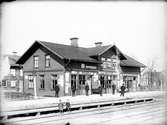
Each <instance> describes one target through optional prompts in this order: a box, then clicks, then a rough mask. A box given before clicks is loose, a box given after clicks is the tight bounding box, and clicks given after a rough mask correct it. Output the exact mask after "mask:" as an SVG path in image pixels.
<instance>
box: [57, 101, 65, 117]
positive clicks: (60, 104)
mask: <svg viewBox="0 0 167 125" xmlns="http://www.w3.org/2000/svg"><path fill="white" fill-rule="evenodd" d="M63 107H64V105H63V103H62V102H61V99H60V100H59V103H58V108H59V112H60V114H62V113H63Z"/></svg>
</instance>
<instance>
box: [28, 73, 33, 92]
mask: <svg viewBox="0 0 167 125" xmlns="http://www.w3.org/2000/svg"><path fill="white" fill-rule="evenodd" d="M28 88H29V89H33V88H34V77H33V76H32V75H29V76H28Z"/></svg>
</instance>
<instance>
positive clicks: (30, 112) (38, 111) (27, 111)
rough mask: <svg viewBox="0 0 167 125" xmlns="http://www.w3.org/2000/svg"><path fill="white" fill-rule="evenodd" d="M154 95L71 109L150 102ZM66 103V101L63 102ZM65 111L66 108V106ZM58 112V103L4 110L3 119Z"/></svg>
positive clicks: (82, 105)
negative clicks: (47, 105) (48, 105)
mask: <svg viewBox="0 0 167 125" xmlns="http://www.w3.org/2000/svg"><path fill="white" fill-rule="evenodd" d="M153 100H154V99H153V97H144V98H137V99H136V98H135V99H134V98H131V99H126V100H125V99H124V100H123V99H122V100H113V101H101V102H88V103H82V104H81V103H79V104H78V103H74V104H71V111H74V110H84V109H89V108H100V107H104V106H117V105H126V104H132V103H141V102H148V101H149V102H150V101H153ZM63 103H65V102H63ZM64 111H65V108H64ZM53 112H54V113H58V112H59V108H58V103H55V104H54V105H52V106H50V107H42V108H32V109H24V110H23V109H22V110H12V111H6V112H3V114H2V116H1V120H6V119H11V118H16V117H27V116H39V115H43V114H49V113H53Z"/></svg>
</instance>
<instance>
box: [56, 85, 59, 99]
mask: <svg viewBox="0 0 167 125" xmlns="http://www.w3.org/2000/svg"><path fill="white" fill-rule="evenodd" d="M59 91H60V88H59V85H58V84H56V86H55V97H59Z"/></svg>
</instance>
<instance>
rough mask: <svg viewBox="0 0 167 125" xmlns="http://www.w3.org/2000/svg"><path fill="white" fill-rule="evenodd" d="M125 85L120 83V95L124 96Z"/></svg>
mask: <svg viewBox="0 0 167 125" xmlns="http://www.w3.org/2000/svg"><path fill="white" fill-rule="evenodd" d="M125 89H126V88H125V85H124V83H123V84H122V86H121V94H120V96H124V94H125Z"/></svg>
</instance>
